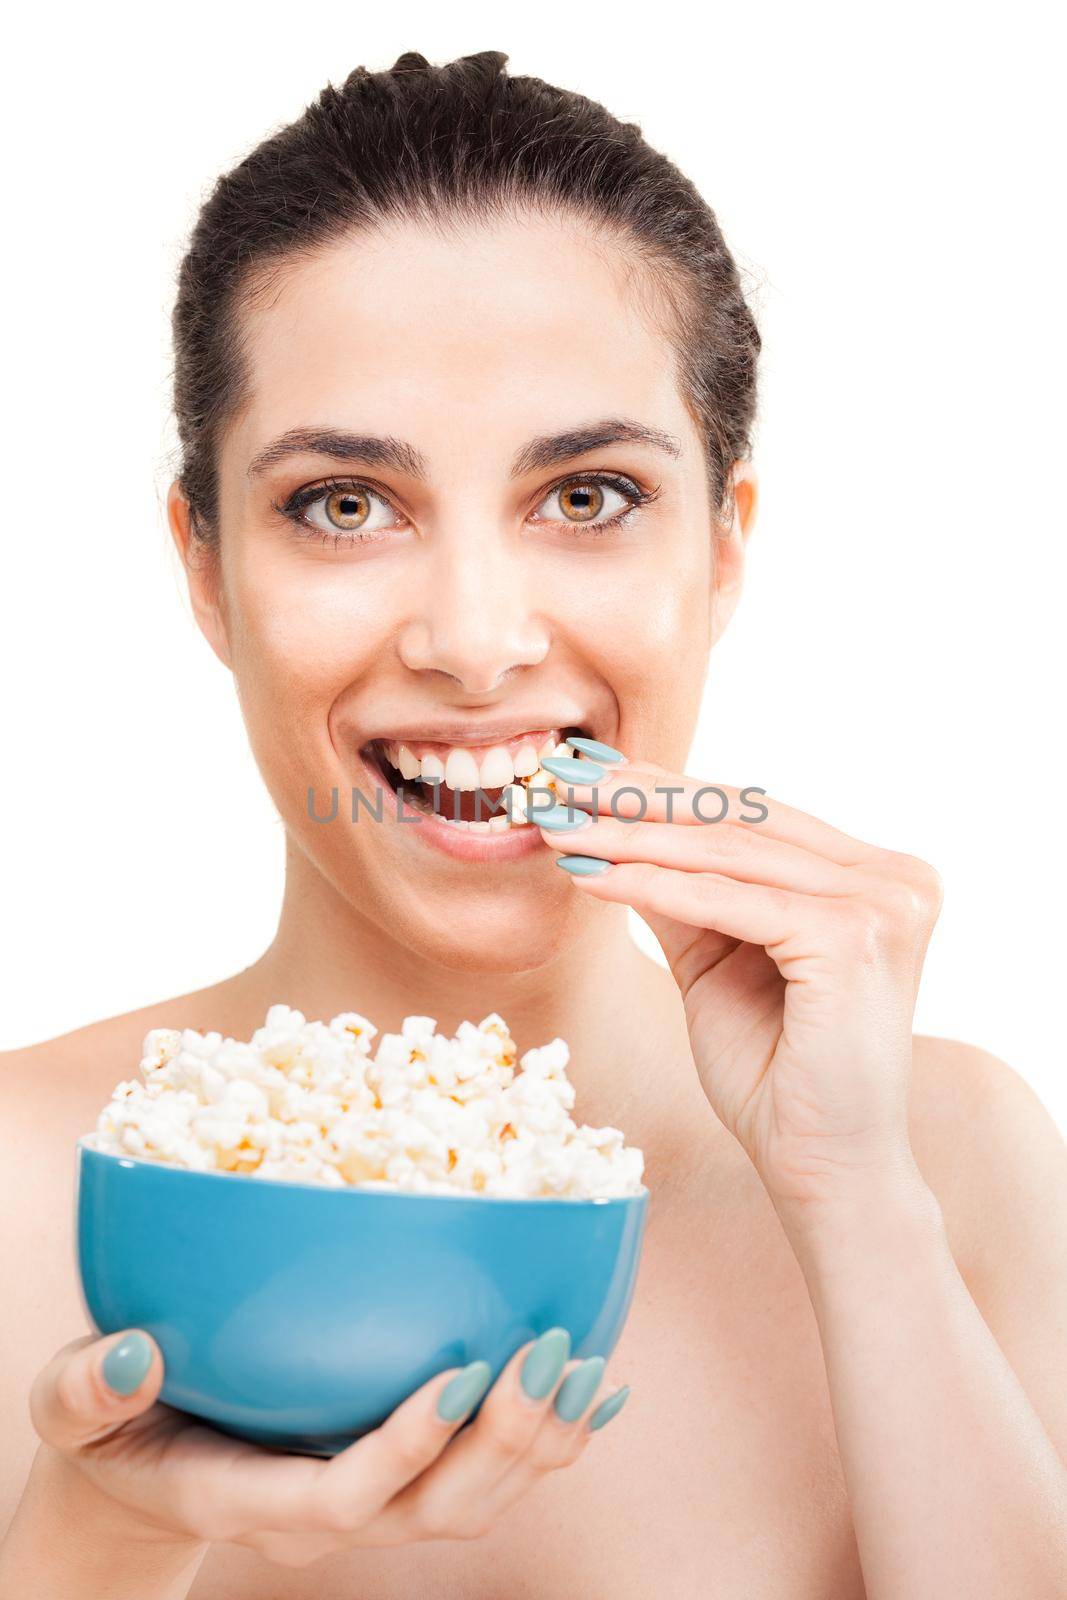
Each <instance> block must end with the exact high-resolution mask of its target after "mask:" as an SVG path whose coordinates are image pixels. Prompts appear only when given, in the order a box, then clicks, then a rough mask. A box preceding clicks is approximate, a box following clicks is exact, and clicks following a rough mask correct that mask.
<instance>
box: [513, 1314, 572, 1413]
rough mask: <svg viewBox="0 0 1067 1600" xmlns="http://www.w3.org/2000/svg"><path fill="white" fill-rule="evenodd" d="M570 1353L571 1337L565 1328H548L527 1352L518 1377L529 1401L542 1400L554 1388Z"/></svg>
mask: <svg viewBox="0 0 1067 1600" xmlns="http://www.w3.org/2000/svg"><path fill="white" fill-rule="evenodd" d="M570 1353H571V1336H570V1334H569V1333H568V1332H567V1330H566V1328H549V1330H548V1332H547V1333H543V1334H542V1335H541V1337H540V1339H538V1341H537V1343H536V1344H535V1345H534V1346H533V1347H532V1349H531V1350H530V1351H529V1354H528V1355H527V1357H526V1360H525V1361H524V1362H523V1364H522V1371H521V1372H520V1374H519V1376H520V1378H521V1379H522V1387H523V1389H524V1390H525V1391H526V1393H527V1394H528V1395H529V1396H530V1399H531V1400H543V1399H544V1398H545V1395H546V1394H550V1393H551V1392H552V1390H553V1389H554V1388H555V1387H556V1384H557V1382H558V1380H559V1375H560V1373H561V1372H562V1371H563V1369H564V1367H565V1366H566V1365H567V1358H568V1356H569V1355H570Z"/></svg>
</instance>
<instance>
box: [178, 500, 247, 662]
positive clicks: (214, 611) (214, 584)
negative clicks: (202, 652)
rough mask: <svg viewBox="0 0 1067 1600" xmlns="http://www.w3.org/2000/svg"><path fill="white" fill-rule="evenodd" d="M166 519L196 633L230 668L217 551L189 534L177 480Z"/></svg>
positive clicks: (189, 522)
mask: <svg viewBox="0 0 1067 1600" xmlns="http://www.w3.org/2000/svg"><path fill="white" fill-rule="evenodd" d="M167 521H168V523H169V524H170V531H171V537H172V538H173V540H174V543H175V545H176V546H177V550H178V555H179V556H180V557H181V563H182V566H183V567H184V568H185V578H186V582H187V583H188V585H189V600H190V603H191V605H192V608H193V615H194V617H195V618H196V621H197V625H198V626H199V628H200V632H201V633H202V634H203V635H204V638H205V639H206V640H207V642H208V644H209V645H210V646H211V648H212V650H214V652H215V654H216V655H217V656H218V658H219V660H220V661H221V662H222V664H223V666H224V667H229V668H230V670H231V671H232V670H233V662H232V661H231V660H230V645H229V637H228V630H227V624H226V611H225V605H224V595H223V591H222V584H221V582H220V574H219V556H218V551H217V550H212V549H209V548H207V547H206V546H204V545H203V544H201V543H200V541H199V540H198V539H197V538H196V535H195V534H194V533H193V526H192V512H191V510H190V506H189V502H188V500H187V499H186V498H185V494H184V492H183V491H182V488H181V485H180V484H179V483H178V480H177V479H175V480H174V482H173V483H172V484H171V486H170V488H169V489H168V491H167Z"/></svg>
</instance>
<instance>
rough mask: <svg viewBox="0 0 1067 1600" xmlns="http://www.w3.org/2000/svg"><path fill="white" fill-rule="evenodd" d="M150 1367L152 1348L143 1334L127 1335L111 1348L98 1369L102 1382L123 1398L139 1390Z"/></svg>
mask: <svg viewBox="0 0 1067 1600" xmlns="http://www.w3.org/2000/svg"><path fill="white" fill-rule="evenodd" d="M151 1365H152V1346H151V1345H150V1344H149V1342H148V1340H147V1339H146V1338H145V1336H144V1334H143V1333H128V1334H127V1335H126V1337H125V1339H120V1340H119V1342H118V1344H114V1345H112V1346H111V1349H110V1350H109V1351H108V1353H107V1355H106V1356H105V1357H104V1359H103V1362H102V1364H101V1367H100V1371H101V1374H102V1376H103V1379H104V1382H105V1383H106V1384H107V1386H108V1388H109V1389H110V1390H112V1392H113V1393H114V1394H121V1395H122V1396H123V1397H125V1396H126V1395H131V1394H133V1392H134V1390H135V1389H139V1388H140V1387H141V1385H142V1383H143V1382H144V1380H145V1378H146V1377H147V1376H148V1369H149V1367H150V1366H151Z"/></svg>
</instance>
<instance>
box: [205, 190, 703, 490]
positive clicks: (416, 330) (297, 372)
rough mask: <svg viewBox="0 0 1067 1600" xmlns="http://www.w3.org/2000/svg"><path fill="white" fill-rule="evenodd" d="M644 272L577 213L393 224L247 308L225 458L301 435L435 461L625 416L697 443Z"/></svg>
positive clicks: (290, 264)
mask: <svg viewBox="0 0 1067 1600" xmlns="http://www.w3.org/2000/svg"><path fill="white" fill-rule="evenodd" d="M666 319H667V311H666V307H665V306H663V307H661V306H660V305H659V304H658V303H657V300H656V297H655V294H654V289H653V282H652V279H651V278H650V277H649V276H648V274H647V271H646V270H645V269H643V268H640V267H635V266H634V264H633V262H632V258H627V256H626V255H624V254H623V252H622V251H621V249H620V247H619V246H618V245H617V244H614V243H612V242H610V241H609V240H607V239H605V238H604V237H603V236H601V237H599V238H594V237H593V236H592V235H591V234H590V233H589V225H588V223H584V224H583V223H581V222H579V221H577V220H574V219H563V218H542V217H540V216H525V215H521V216H511V217H508V218H506V219H501V220H499V221H493V222H492V223H486V224H464V225H462V226H458V227H455V228H450V229H447V230H444V229H440V228H436V227H434V226H433V225H432V224H430V223H416V222H405V223H390V224H389V225H387V226H384V227H380V228H378V227H376V228H375V229H374V230H373V231H372V232H369V233H367V234H365V235H363V236H353V237H345V238H343V239H341V240H339V241H338V242H337V243H336V244H334V245H331V246H329V247H328V248H327V249H324V250H322V251H320V252H317V253H316V254H315V255H314V256H313V257H311V258H308V259H304V260H292V261H287V262H286V263H284V264H283V265H282V266H281V268H280V269H278V271H277V272H276V273H274V274H272V275H271V276H269V277H267V278H265V279H264V280H263V282H262V284H261V285H260V286H258V288H256V289H255V290H254V291H253V292H252V294H251V295H250V296H249V298H248V300H247V301H246V303H245V306H244V309H243V312H242V324H243V333H244V341H245V349H246V360H247V362H248V372H249V379H250V383H249V394H248V400H247V403H246V405H245V407H244V408H243V410H242V412H241V414H240V416H239V417H237V418H235V419H234V423H233V426H232V427H231V429H230V430H229V432H228V437H227V440H226V442H225V444H224V455H231V456H233V457H234V458H235V459H236V460H238V461H240V460H243V461H245V462H247V461H249V460H250V459H251V457H252V456H253V455H254V454H255V452H256V450H257V449H258V448H260V447H261V446H262V444H263V443H264V441H266V440H268V439H272V438H276V437H277V436H279V435H280V434H282V433H284V432H285V431H286V430H287V429H289V428H293V427H301V426H306V425H309V424H318V425H323V424H334V425H355V426H358V427H363V428H367V429H370V428H373V430H374V431H375V432H388V433H392V434H394V435H396V436H397V437H400V438H404V439H408V440H410V441H412V442H413V443H415V444H417V445H418V446H419V448H420V449H421V450H423V452H424V453H425V454H426V455H427V457H428V458H429V460H430V462H431V465H436V464H438V462H439V461H443V460H444V458H445V457H446V455H447V457H448V458H449V459H454V458H455V456H456V452H457V449H458V450H460V451H462V453H463V454H465V455H467V456H472V455H474V454H477V453H478V452H479V451H484V452H485V453H486V454H487V455H488V454H489V453H491V452H494V451H496V450H501V451H510V449H511V448H513V445H514V443H515V441H516V440H518V439H520V438H521V439H525V438H527V437H530V436H532V435H535V434H537V433H538V432H541V431H545V430H546V429H547V428H557V427H566V426H567V425H568V423H569V422H571V421H575V422H585V421H587V420H588V419H589V418H590V417H595V416H601V415H618V414H623V415H626V416H632V417H635V418H638V419H639V420H640V421H641V422H643V423H647V424H650V425H652V426H658V427H661V428H664V429H667V430H669V431H671V432H674V433H675V435H676V436H678V437H681V438H683V439H684V440H685V442H686V445H687V449H688V444H689V440H690V439H691V438H692V437H694V435H693V429H692V423H691V422H690V420H689V418H688V415H687V413H686V410H685V406H684V403H683V400H682V396H681V393H680V390H679V386H678V375H677V367H676V358H675V354H674V351H673V348H672V346H671V343H670V340H669V337H668V333H667V327H668V323H667V320H666Z"/></svg>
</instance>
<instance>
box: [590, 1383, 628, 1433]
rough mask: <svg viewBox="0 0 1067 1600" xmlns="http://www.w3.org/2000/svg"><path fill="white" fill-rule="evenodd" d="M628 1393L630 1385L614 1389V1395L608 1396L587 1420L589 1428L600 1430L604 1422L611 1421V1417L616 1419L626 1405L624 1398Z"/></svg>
mask: <svg viewBox="0 0 1067 1600" xmlns="http://www.w3.org/2000/svg"><path fill="white" fill-rule="evenodd" d="M629 1393H630V1385H629V1384H628V1383H627V1384H624V1385H623V1387H622V1388H621V1389H616V1391H615V1393H614V1394H612V1395H609V1396H608V1398H607V1399H606V1400H605V1401H604V1402H603V1404H602V1405H599V1406H597V1408H596V1410H595V1411H594V1412H593V1415H592V1416H591V1417H590V1418H589V1426H590V1428H591V1429H596V1428H602V1427H603V1426H604V1424H605V1423H606V1422H610V1421H611V1419H612V1417H617V1416H618V1414H619V1412H620V1411H621V1410H622V1408H623V1406H624V1405H625V1404H626V1397H627V1395H628V1394H629Z"/></svg>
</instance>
